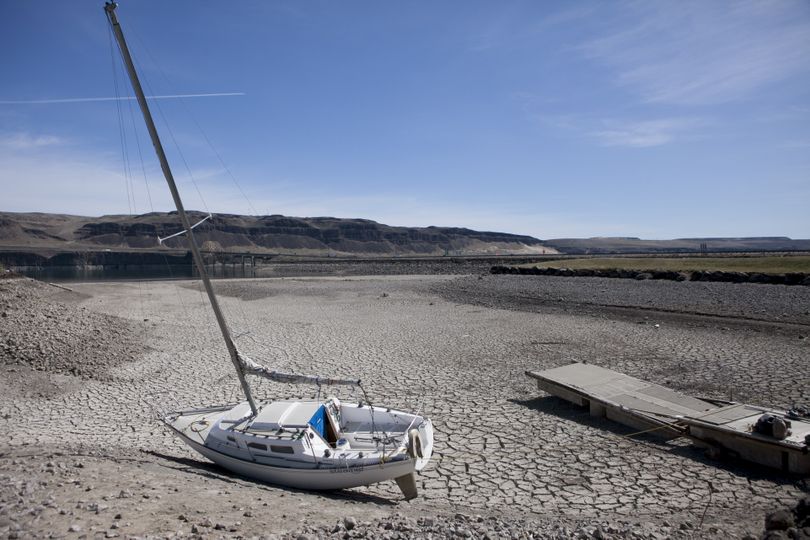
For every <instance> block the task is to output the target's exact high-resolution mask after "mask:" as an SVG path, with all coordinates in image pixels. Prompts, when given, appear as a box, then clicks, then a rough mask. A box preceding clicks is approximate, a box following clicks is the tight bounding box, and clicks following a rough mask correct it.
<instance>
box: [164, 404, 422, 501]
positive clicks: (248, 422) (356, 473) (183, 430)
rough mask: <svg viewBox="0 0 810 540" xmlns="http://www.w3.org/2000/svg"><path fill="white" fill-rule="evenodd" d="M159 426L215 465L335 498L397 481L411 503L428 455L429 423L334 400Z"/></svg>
mask: <svg viewBox="0 0 810 540" xmlns="http://www.w3.org/2000/svg"><path fill="white" fill-rule="evenodd" d="M163 421H164V423H166V425H167V426H169V427H170V428H171V429H172V431H173V432H174V433H175V434H176V435H178V436H179V437H180V439H181V440H182V441H183V442H185V443H186V444H187V445H189V446H190V447H191V448H192V449H194V450H195V451H197V452H199V453H200V454H202V455H203V456H205V457H206V458H208V459H209V460H211V461H213V462H214V463H216V464H217V465H219V466H221V467H223V468H225V469H227V470H229V471H232V472H234V473H236V474H239V475H241V476H245V477H247V478H252V479H255V480H259V481H262V482H267V483H271V484H277V485H281V486H287V487H292V488H296V489H305V490H336V489H346V488H353V487H359V486H366V485H370V484H375V483H377V482H384V481H387V480H396V481H397V484H398V485H399V487H400V489H401V490H402V492H403V494H404V495H405V497H406V498H413V497H415V496H416V482H415V476H414V475H415V473H416V472H417V471H420V470H422V469H423V468H424V467H425V466H426V465H427V463H428V462H429V460H430V458H431V455H432V453H433V426H432V424H431V422H430V420H429V419H426V418H422V417H420V416H417V415H413V414H409V413H404V412H401V411H395V410H392V409H388V408H383V407H369V406H363V405H361V404H340V402H339V401H338V400H336V399H330V400H327V401H326V402H318V401H278V402H268V403H265V404H264V405H263V406H262V407H261V408H260V410H259V413H258V414H257V415H252V413H251V412H250V408H249V407H248V405H247V403H241V404H237V405H230V406H222V407H211V408H206V409H196V410H188V411H180V412H175V413H169V414H168V415H166V416H165V417H163Z"/></svg>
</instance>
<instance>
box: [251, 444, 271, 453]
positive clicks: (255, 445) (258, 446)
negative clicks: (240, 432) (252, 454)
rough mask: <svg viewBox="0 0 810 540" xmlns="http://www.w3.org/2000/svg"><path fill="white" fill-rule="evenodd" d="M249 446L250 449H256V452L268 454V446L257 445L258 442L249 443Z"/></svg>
mask: <svg viewBox="0 0 810 540" xmlns="http://www.w3.org/2000/svg"><path fill="white" fill-rule="evenodd" d="M247 445H248V448H255V449H256V450H264V451H265V452H267V445H266V444H262V443H257V442H249V443H247Z"/></svg>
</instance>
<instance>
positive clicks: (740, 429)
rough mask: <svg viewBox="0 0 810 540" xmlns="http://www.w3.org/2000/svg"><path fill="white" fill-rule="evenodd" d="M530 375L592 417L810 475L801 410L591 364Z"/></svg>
mask: <svg viewBox="0 0 810 540" xmlns="http://www.w3.org/2000/svg"><path fill="white" fill-rule="evenodd" d="M526 375H528V376H529V377H531V378H532V379H535V380H536V381H537V387H538V388H539V389H540V390H543V391H545V392H547V393H549V394H552V395H554V396H557V397H560V398H562V399H565V400H566V401H570V402H571V403H574V404H576V405H579V406H582V407H587V408H588V409H589V410H590V413H591V415H592V416H596V417H602V418H607V419H609V420H613V421H615V422H619V423H621V424H624V425H626V426H630V427H632V428H634V429H638V430H639V432H645V433H648V434H650V435H655V436H658V437H662V438H664V439H673V438H677V437H683V436H685V437H689V438H690V439H691V440H692V441H693V442H694V443H695V444H697V445H698V446H701V447H703V448H706V449H707V450H709V451H710V453H711V454H715V455H728V456H733V457H738V458H741V459H744V460H748V461H752V462H754V463H759V464H761V465H765V466H768V467H773V468H777V469H781V470H783V471H785V472H791V473H799V474H804V475H808V474H810V451H809V450H810V418H807V417H805V416H802V415H800V414H796V413H794V412H787V413H786V412H777V411H773V410H769V409H765V408H762V407H756V406H753V405H744V404H740V403H731V402H724V401H720V400H707V399H698V398H694V397H691V396H687V395H684V394H681V393H678V392H675V391H674V390H671V389H669V388H666V387H665V386H661V385H659V384H653V383H649V382H646V381H642V380H640V379H636V378H635V377H630V376H628V375H625V374H623V373H619V372H616V371H613V370H610V369H606V368H603V367H599V366H595V365H592V364H580V363H575V364H570V365H567V366H562V367H558V368H553V369H547V370H545V371H527V372H526ZM765 421H770V423H771V424H770V425H771V426H772V425H773V423H774V422H776V423H777V424H778V425H779V426H784V427H785V430H784V432H780V430H779V429H776V430H770V431H768V430H765V429H763V427H762V426H764V425H765ZM766 427H767V426H766Z"/></svg>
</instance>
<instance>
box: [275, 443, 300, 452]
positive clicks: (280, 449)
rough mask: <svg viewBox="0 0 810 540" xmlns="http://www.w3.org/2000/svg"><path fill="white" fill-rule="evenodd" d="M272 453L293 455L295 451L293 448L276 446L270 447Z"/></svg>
mask: <svg viewBox="0 0 810 540" xmlns="http://www.w3.org/2000/svg"><path fill="white" fill-rule="evenodd" d="M270 451H271V452H278V453H279V454H292V453H294V452H295V451H294V450H293V447H292V446H278V445H276V444H271V445H270Z"/></svg>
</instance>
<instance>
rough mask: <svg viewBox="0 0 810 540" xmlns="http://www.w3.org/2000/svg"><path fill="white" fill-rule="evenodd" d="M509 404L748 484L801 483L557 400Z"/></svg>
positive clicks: (546, 398) (797, 478)
mask: <svg viewBox="0 0 810 540" xmlns="http://www.w3.org/2000/svg"><path fill="white" fill-rule="evenodd" d="M509 401H510V402H512V403H514V404H515V405H520V406H522V407H526V408H528V409H531V410H533V411H537V412H539V413H545V414H551V415H554V416H557V417H559V418H562V419H565V420H571V421H573V422H577V423H579V424H581V425H584V426H588V427H591V428H594V429H599V430H602V431H607V432H610V433H613V434H615V435H617V436H619V437H625V438H629V439H632V440H633V441H635V442H637V443H638V444H642V445H645V446H648V447H650V450H651V451H653V452H668V453H670V454H672V455H676V456H680V457H683V458H687V459H691V460H693V461H696V462H698V463H701V464H703V465H706V466H708V467H716V468H718V469H722V470H725V471H727V472H729V473H731V474H733V475H735V476H740V477H744V478H747V479H749V480H751V481H756V480H768V481H770V482H775V483H778V484H781V485H795V484H797V483H798V482H800V481H801V480H802V477H801V476H798V475H795V474H788V473H783V472H781V471H778V470H776V469H769V468H766V467H762V466H759V465H756V464H754V463H749V462H746V461H743V460H740V459H734V458H731V457H725V458H723V459H711V458H709V457H707V456H706V454H705V452H704V451H703V449H701V448H698V447H697V446H693V445H691V444H689V439H688V438H686V437H679V438H677V439H672V440H669V441H667V440H664V439H662V438H660V437H656V436H655V435H652V434H650V433H639V432H638V430H637V429H634V428H631V427H628V426H625V425H622V424H620V423H618V422H613V421H611V420H608V419H606V418H599V417H595V416H591V415H590V413H589V412H588V409H587V408H585V407H579V406H577V405H574V404H573V403H570V402H568V401H565V400H564V399H561V398H558V397H556V396H543V397H537V398H534V399H526V400H520V399H510V400H509Z"/></svg>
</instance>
